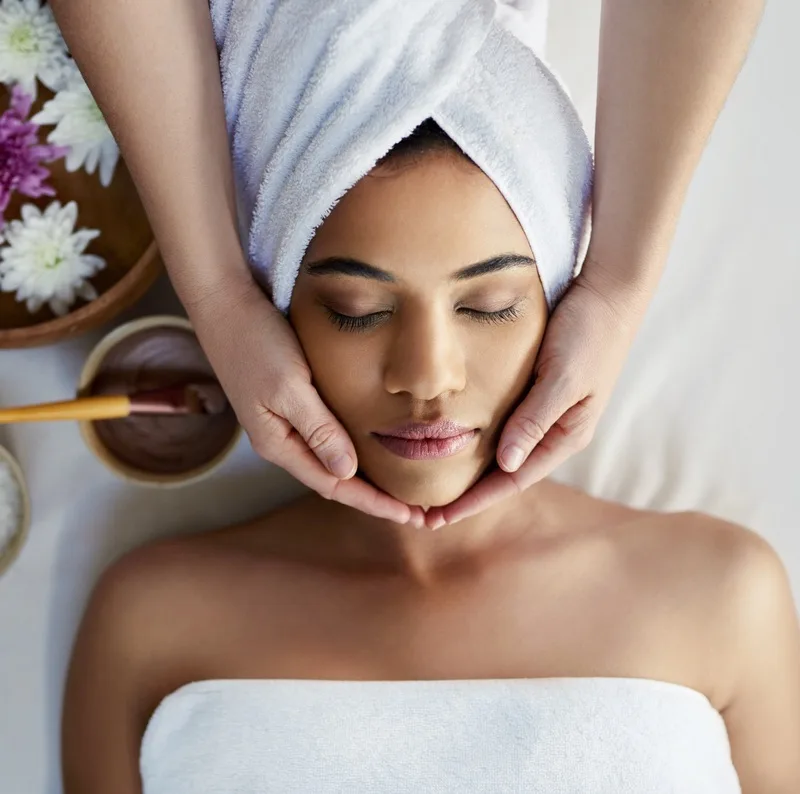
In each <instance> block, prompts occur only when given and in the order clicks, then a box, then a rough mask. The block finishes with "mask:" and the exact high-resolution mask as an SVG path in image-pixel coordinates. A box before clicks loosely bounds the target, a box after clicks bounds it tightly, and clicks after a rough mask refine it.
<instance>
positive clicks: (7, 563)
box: [0, 446, 31, 576]
mask: <svg viewBox="0 0 800 794" xmlns="http://www.w3.org/2000/svg"><path fill="white" fill-rule="evenodd" d="M0 462H2V463H7V464H8V466H9V468H10V469H11V474H12V475H13V476H14V477H15V479H16V480H17V483H18V485H19V491H20V496H21V497H22V515H21V517H20V524H19V526H18V527H17V531H16V534H15V535H14V537H13V538H12V539H11V541H10V542H9V544H8V545H7V546H6V547H5V548H2V547H0V576H1V575H2V574H3V573H5V571H7V570H8V569H9V568H10V567H11V563H13V562H14V560H16V559H17V557H18V556H19V553H20V551H21V550H22V547H23V546H24V545H25V541H26V540H27V538H28V531H29V529H30V524H31V500H30V496H29V494H28V486H27V485H26V483H25V477H24V475H23V474H22V469H21V468H20V466H19V463H17V461H16V460H15V458H14V456H13V455H12V454H11V453H10V452H9V451H8V450H7V449H6V448H5V447H3V446H0Z"/></svg>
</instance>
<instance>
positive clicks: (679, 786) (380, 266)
mask: <svg viewBox="0 0 800 794" xmlns="http://www.w3.org/2000/svg"><path fill="white" fill-rule="evenodd" d="M535 263H536V252H535V251H532V250H531V246H530V245H529V241H528V239H527V237H526V235H525V234H524V233H523V231H522V228H521V226H520V224H519V222H518V220H517V218H516V216H515V214H514V213H513V212H512V211H511V209H510V208H509V206H508V204H507V203H506V201H505V200H504V198H503V196H502V195H501V194H500V192H499V191H498V190H497V188H496V187H495V185H494V184H493V183H492V181H491V180H490V179H488V178H487V176H486V175H485V174H484V173H483V172H482V171H481V170H480V169H478V168H477V167H476V166H475V165H474V164H473V163H471V162H470V161H469V160H468V159H467V158H466V157H465V156H464V155H463V154H462V153H461V152H460V151H459V149H458V147H456V146H455V145H454V144H453V143H452V142H451V141H449V140H448V138H447V136H445V135H444V134H443V133H442V132H441V130H438V129H437V128H436V126H435V125H433V124H431V123H430V122H428V123H426V124H423V125H422V127H421V128H420V129H418V130H417V131H416V132H415V133H414V134H413V135H412V136H411V137H410V138H408V139H407V140H405V141H403V143H402V145H401V146H399V147H396V148H395V149H394V150H393V151H392V152H391V153H390V155H389V156H387V158H385V159H383V160H381V161H380V162H379V163H378V164H377V165H376V167H375V168H374V169H373V170H372V171H371V172H370V173H369V174H368V175H367V176H365V177H364V178H363V179H361V180H360V181H359V182H358V183H357V184H356V186H355V187H354V188H353V189H352V190H350V191H349V192H348V193H347V194H346V195H345V196H344V198H343V199H342V200H341V202H340V203H339V204H338V205H337V206H336V208H335V209H334V210H333V212H332V213H331V214H330V215H329V217H328V218H327V219H326V220H325V221H324V223H323V224H322V225H321V226H320V227H319V229H318V230H317V232H316V234H315V236H314V237H313V239H312V240H311V243H310V245H309V247H308V249H307V250H306V252H305V256H304V257H303V264H302V268H301V270H300V273H299V274H298V277H297V281H296V284H295V286H294V289H293V292H292V296H291V305H290V312H289V317H290V321H291V324H292V327H293V328H294V330H295V332H296V333H297V335H298V338H299V339H300V342H301V344H302V346H303V350H304V351H305V354H306V355H307V357H308V360H309V363H310V366H311V369H312V372H313V375H314V379H315V383H316V384H317V387H318V388H319V390H320V392H321V394H322V395H323V397H324V399H325V400H326V403H327V404H328V405H329V406H330V408H331V410H332V411H333V412H334V413H335V414H336V415H337V416H338V417H339V418H340V420H341V421H342V423H343V425H344V426H345V427H346V428H347V431H348V432H349V434H350V435H351V437H352V438H353V441H354V443H355V446H356V450H357V452H358V457H359V461H360V462H361V465H362V467H363V475H364V477H365V478H366V479H368V480H369V481H371V482H372V483H374V484H375V485H376V486H378V487H379V488H381V489H383V490H384V491H386V492H387V493H389V494H390V495H391V496H393V497H394V498H396V499H398V500H401V501H403V502H406V503H410V504H418V505H423V506H425V507H432V506H437V505H442V504H446V503H448V502H450V501H452V500H453V499H456V498H458V497H459V495H460V494H462V493H463V492H464V491H466V490H467V489H468V488H470V486H472V484H473V483H474V482H475V481H476V480H477V479H478V478H479V477H480V476H481V475H482V473H483V472H484V471H485V469H486V468H487V467H488V466H491V465H492V462H493V459H494V456H495V451H496V444H497V438H498V436H499V433H500V431H501V429H502V425H503V421H504V419H505V417H506V416H507V414H508V413H509V412H510V411H511V410H512V409H513V408H514V406H515V404H516V403H517V402H518V401H519V399H520V398H521V397H522V396H523V395H524V393H525V390H526V387H527V385H528V380H529V375H530V371H531V366H532V362H533V361H534V359H535V357H536V355H537V351H538V348H539V345H540V342H541V339H542V337H543V334H544V331H545V326H546V322H547V318H548V309H547V302H546V299H545V294H544V290H543V287H542V283H541V281H540V278H539V274H538V271H537V267H536V264H535ZM500 350H502V355H497V351H500ZM310 679H311V680H310ZM498 679H502V680H498ZM192 682H194V683H192ZM347 682H350V683H347ZM378 682H380V683H378ZM720 715H721V719H720ZM63 728H64V733H63V741H64V747H63V760H64V776H65V784H66V792H67V794H73V792H74V793H75V794H78V793H79V794H95V792H97V793H98V794H100V792H109V791H113V792H115V794H133V793H134V792H139V791H142V790H143V791H144V792H145V793H146V794H161V792H169V793H170V794H182V793H183V792H189V791H191V792H194V793H195V794H201V792H222V791H225V792H230V791H237V792H243V793H245V792H256V791H258V792H263V791H280V792H290V791H291V792H314V794H317V792H319V794H325V793H326V792H332V791H345V790H346V791H354V792H355V791H359V792H360V791H371V792H378V791H380V792H383V791H386V792H389V791H391V792H417V791H433V790H435V791H446V792H497V791H509V792H511V791H520V792H521V791H525V792H531V791H533V792H548V793H549V794H559V792H574V791H592V792H609V793H610V792H621V791H635V792H637V794H645V793H646V792H663V791H681V792H687V794H689V792H703V794H711V792H715V793H716V792H719V793H720V794H722V793H723V792H725V793H727V792H734V791H739V790H740V789H739V786H741V791H743V792H745V794H763V792H771V794H790V793H792V792H796V791H797V790H798V787H799V786H800V752H799V751H800V627H798V622H797V615H796V612H795V608H794V604H793V601H792V595H791V591H790V587H789V583H788V579H787V576H786V572H785V570H784V568H783V566H782V564H781V562H780V560H779V558H778V557H777V555H776V554H775V552H774V551H773V550H772V549H771V548H770V546H769V545H768V544H767V543H766V542H765V541H763V540H762V539H760V538H759V537H758V536H757V535H756V534H754V533H753V532H751V531H749V530H746V529H744V528H742V527H738V526H734V525H731V524H728V523H726V522H723V521H720V520H717V519H714V518H711V517H709V516H706V515H702V514H699V513H683V514H675V515H668V514H660V513H654V512H649V511H639V510H633V509H630V508H627V507H624V506H622V505H619V504H613V503H610V502H606V501H603V500H600V499H595V498H593V497H590V496H588V495H585V494H582V493H579V492H577V491H575V490H572V489H570V488H566V487H563V486H560V485H556V484H553V483H550V482H547V481H543V482H540V483H538V484H536V485H535V486H533V487H532V488H530V489H528V490H526V491H523V492H521V493H519V494H518V495H516V496H514V497H511V498H509V499H507V500H505V501H503V502H501V503H499V504H496V505H495V506H493V507H492V508H490V509H488V510H485V511H484V512H482V513H480V514H479V515H476V516H473V517H470V518H468V519H465V520H463V521H462V522H460V523H459V525H458V526H457V527H453V528H448V529H445V530H442V531H439V532H433V533H431V532H425V531H418V530H416V529H414V528H412V527H408V526H403V525H400V524H396V523H393V522H391V521H389V520H386V519H379V518H374V517H370V516H367V515H366V514H364V513H363V512H361V511H358V510H356V509H353V508H349V507H346V506H343V505H341V504H338V503H336V502H332V501H326V500H323V499H321V498H320V497H319V496H317V495H316V494H315V495H313V496H310V497H306V498H303V499H300V500H299V501H297V502H294V503H292V504H290V505H288V506H287V507H285V508H283V509H280V510H277V511H274V512H272V513H270V514H269V515H267V516H265V517H264V518H262V519H259V520H257V521H254V522H252V523H249V524H247V525H244V526H237V527H233V528H229V529H224V530H220V531H217V532H212V533H208V534H205V535H202V536H197V537H190V538H182V539H178V540H170V541H164V542H160V543H157V544H154V545H151V546H149V547H146V548H143V549H141V550H138V551H136V552H134V553H132V554H131V555H129V556H127V557H126V558H124V559H123V560H122V561H121V562H119V563H117V564H116V565H115V566H113V567H112V568H111V569H110V570H109V571H108V572H107V573H106V575H105V576H104V577H103V579H102V580H101V582H100V584H99V585H98V587H97V589H96V591H95V593H94V595H93V597H92V599H91V603H90V605H89V607H88V610H87V613H86V616H85V618H84V621H83V625H82V627H81V629H80V633H79V636H78V640H77V643H76V647H75V651H74V656H73V660H72V665H71V670H70V674H69V679H68V684H67V692H66V701H65V711H64V726H63ZM145 731H146V733H145ZM143 736H144V742H143ZM140 752H141V759H140ZM140 760H141V767H140Z"/></svg>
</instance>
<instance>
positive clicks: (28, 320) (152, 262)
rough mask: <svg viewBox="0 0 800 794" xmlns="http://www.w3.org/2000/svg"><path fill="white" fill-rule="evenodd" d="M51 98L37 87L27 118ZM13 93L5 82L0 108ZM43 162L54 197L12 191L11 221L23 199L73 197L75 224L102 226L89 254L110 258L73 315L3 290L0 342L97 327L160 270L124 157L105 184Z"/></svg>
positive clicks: (39, 340) (43, 132) (33, 340)
mask: <svg viewBox="0 0 800 794" xmlns="http://www.w3.org/2000/svg"><path fill="white" fill-rule="evenodd" d="M52 97H53V93H52V91H49V90H47V89H46V88H45V87H44V86H42V85H39V95H38V97H37V99H36V102H34V104H33V107H32V108H31V112H30V116H33V115H34V114H35V113H37V112H38V111H39V110H40V109H41V107H42V105H43V104H44V103H45V102H46V101H47V100H49V99H51V98H52ZM10 98H11V94H10V91H9V90H8V89H7V88H5V86H0V113H2V112H3V111H5V110H6V109H7V108H8V105H9V101H10ZM52 129H53V127H52V126H51V125H46V126H42V127H40V129H39V140H40V141H41V142H42V143H45V142H46V139H47V135H48V134H49V133H50V131H51V130H52ZM45 165H46V166H47V168H49V170H50V179H49V180H48V184H50V185H52V186H53V188H54V189H55V191H56V195H55V196H43V197H42V198H38V199H34V198H29V197H28V196H23V195H20V194H19V193H14V194H13V195H12V197H11V202H10V203H9V205H8V208H7V209H6V211H5V218H6V221H10V220H13V219H14V218H19V217H20V208H21V207H22V205H23V204H29V203H30V204H35V205H36V206H37V207H39V208H40V209H42V210H43V209H44V208H45V207H47V205H48V204H50V203H51V202H53V201H60V202H61V204H62V205H65V204H67V203H68V202H69V201H72V200H74V201H76V202H77V204H78V221H77V223H76V224H75V229H76V230H78V229H81V228H90V229H99V230H100V236H99V237H97V238H96V239H95V240H93V241H92V242H91V243H90V244H89V246H88V248H87V253H93V254H97V255H98V256H102V257H103V258H104V259H105V260H106V266H105V268H104V269H103V270H101V271H100V272H99V273H98V274H97V275H96V276H94V277H93V278H92V279H91V283H92V284H93V285H94V287H95V289H96V290H97V292H98V293H99V298H97V299H96V300H93V301H90V302H88V303H87V302H86V301H80V300H79V301H76V302H75V303H74V304H73V305H72V311H71V312H70V313H69V314H67V315H65V316H64V317H57V316H56V315H55V314H53V313H52V312H51V311H50V309H49V308H48V307H47V306H46V305H45V306H44V307H42V308H41V309H40V310H39V311H38V312H36V313H35V314H31V313H30V312H29V311H28V310H27V308H26V307H25V303H24V302H22V303H19V302H17V300H16V298H15V296H14V294H13V293H6V292H0V348H12V347H14V348H19V347H34V346H37V345H44V344H50V343H52V342H58V341H60V340H62V339H66V338H68V337H72V336H75V335H77V334H81V333H83V332H84V331H89V330H91V329H93V328H97V327H98V326H100V325H103V324H104V323H107V322H108V321H110V320H112V319H113V318H114V317H116V316H117V315H118V314H119V313H120V312H122V311H123V310H125V309H127V308H128V307H129V306H131V305H132V304H133V303H135V302H136V301H137V300H139V298H141V297H142V296H143V295H144V293H145V292H146V291H147V290H148V289H149V288H150V287H151V286H152V284H153V282H154V281H155V280H156V278H157V276H158V275H159V273H160V272H161V269H162V264H161V259H160V257H159V254H158V249H157V247H156V244H155V240H154V238H153V233H152V231H151V229H150V224H149V223H148V220H147V215H146V214H145V211H144V207H143V206H142V204H141V201H140V200H139V195H138V193H137V192H136V188H135V186H134V184H133V180H132V179H131V176H130V174H129V173H128V170H127V168H126V167H125V164H124V162H123V161H122V159H121V158H120V160H119V162H118V163H117V167H116V170H115V172H114V178H113V180H112V182H111V184H110V185H109V186H108V187H103V186H102V185H101V184H100V177H99V175H98V173H97V171H95V173H93V174H87V173H86V172H85V171H84V170H82V169H81V170H78V171H75V172H73V173H71V174H70V173H68V172H67V170H66V168H65V162H64V159H63V158H62V159H59V160H56V161H55V162H53V163H47V164H45Z"/></svg>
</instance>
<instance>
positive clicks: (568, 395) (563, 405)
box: [497, 377, 580, 472]
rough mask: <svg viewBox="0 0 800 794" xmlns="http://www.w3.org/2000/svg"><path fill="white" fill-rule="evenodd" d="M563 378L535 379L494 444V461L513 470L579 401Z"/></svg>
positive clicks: (508, 470)
mask: <svg viewBox="0 0 800 794" xmlns="http://www.w3.org/2000/svg"><path fill="white" fill-rule="evenodd" d="M572 391H573V390H572V389H571V388H570V385H569V384H568V383H567V381H566V380H565V379H563V378H547V377H544V378H542V379H537V380H536V382H535V383H534V385H533V388H532V389H531V391H530V392H529V394H528V396H527V397H526V398H525V399H524V400H523V401H522V403H520V405H519V406H518V407H517V409H516V410H515V411H514V413H513V414H511V417H510V418H509V419H508V421H507V422H506V425H505V427H504V428H503V433H502V435H501V436H500V443H499V444H498V445H497V462H498V463H499V464H500V468H502V469H503V470H504V471H507V472H515V471H517V470H518V469H519V468H520V466H522V464H523V463H524V462H525V461H526V460H527V459H528V456H529V455H530V454H531V452H532V451H533V449H534V447H536V445H537V444H538V443H539V442H540V441H541V440H542V439H543V438H544V437H545V435H546V434H547V432H548V431H549V430H550V428H551V427H552V426H553V425H554V424H555V423H556V422H557V421H558V420H559V419H560V418H561V417H562V416H563V415H564V414H565V413H566V412H567V411H568V410H569V409H570V408H572V406H573V405H575V403H577V402H579V401H580V398H579V396H576V395H574V394H572Z"/></svg>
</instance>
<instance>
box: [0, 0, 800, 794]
mask: <svg viewBox="0 0 800 794" xmlns="http://www.w3.org/2000/svg"><path fill="white" fill-rule="evenodd" d="M642 1H643V2H644V1H645V0H642ZM552 5H553V7H552V9H551V20H550V21H551V26H550V42H549V48H548V49H549V57H550V59H551V60H552V62H553V63H554V65H555V67H556V69H557V71H558V72H559V73H560V75H561V76H562V77H563V79H564V80H565V81H566V83H567V85H568V86H569V88H570V90H571V93H572V95H573V98H574V99H575V101H576V103H577V104H578V106H579V108H580V109H581V112H582V114H583V116H584V118H585V120H586V123H587V126H588V127H589V128H590V129H592V127H593V123H592V117H593V112H594V95H595V86H596V62H597V47H598V42H597V37H598V25H599V6H600V3H599V0H554V2H553V4H552ZM797 30H800V5H798V4H796V3H793V2H791V1H790V0H772V2H771V3H770V4H769V5H768V8H767V12H766V16H765V18H764V21H763V24H762V27H761V30H760V32H759V35H758V38H757V40H756V43H755V45H754V47H753V50H752V52H751V54H750V57H749V60H748V63H747V64H746V66H745V69H744V71H743V73H742V75H741V77H740V79H739V81H738V83H737V85H736V87H735V88H734V91H733V94H732V96H731V98H730V101H729V103H728V105H727V107H726V109H725V111H724V112H723V115H722V117H721V119H720V121H719V123H718V125H717V128H716V130H715V132H714V135H713V136H712V140H711V143H710V146H709V149H708V150H707V152H706V154H705V156H704V158H703V161H702V163H701V165H700V168H699V170H698V173H697V176H696V178H695V181H694V183H693V186H692V189H691V191H690V195H689V198H688V201H687V204H686V206H685V210H684V213H683V217H682V220H681V225H680V228H679V232H678V235H677V238H676V241H675V245H674V248H673V251H672V256H671V259H670V263H669V265H668V268H667V272H666V274H665V277H664V280H663V282H662V285H661V288H660V291H659V293H658V295H657V297H656V299H655V301H654V302H653V305H652V307H651V309H650V311H649V312H648V315H647V318H646V320H645V323H644V326H643V328H642V330H641V332H640V334H639V336H638V338H637V341H636V344H635V347H634V350H633V352H632V355H631V358H630V360H629V362H628V364H627V366H626V368H625V371H624V373H623V376H622V379H621V381H620V384H619V387H618V389H617V392H616V394H615V397H614V400H613V401H612V404H611V405H610V406H609V409H608V411H607V413H606V415H605V417H604V420H603V422H602V425H601V428H600V430H599V432H598V435H597V437H596V439H595V442H594V444H593V446H592V447H591V448H590V449H589V450H587V452H586V453H584V454H583V455H581V456H580V458H579V459H576V460H574V461H572V462H571V463H570V464H568V465H567V466H565V467H564V469H563V470H562V471H561V472H560V473H559V476H560V478H562V479H566V480H569V481H571V482H574V483H576V484H580V485H582V486H584V487H585V488H587V489H588V490H590V491H592V492H593V493H596V494H598V495H602V496H605V497H608V498H616V499H620V500H623V501H627V502H629V503H631V504H635V505H639V506H645V505H647V506H651V507H656V508H661V509H670V510H672V509H675V510H677V509H685V508H702V509H704V510H706V511H709V512H713V513H716V514H718V515H720V516H723V517H727V518H729V519H732V520H736V521H738V522H740V523H744V524H747V525H749V526H751V527H752V528H754V529H756V530H757V531H759V532H760V533H762V534H763V535H764V536H765V537H766V538H767V539H768V540H769V541H770V542H771V543H772V544H773V546H775V548H776V549H777V550H778V551H779V553H780V554H781V556H782V557H783V559H784V561H785V564H786V566H787V568H788V569H789V572H790V575H791V577H792V582H793V586H794V588H795V594H800V520H798V515H800V483H798V474H799V473H800V466H798V464H797V461H796V451H797V450H798V448H800V417H798V411H797V397H796V395H797V393H798V391H800V388H798V387H800V356H798V353H797V345H798V342H800V310H798V305H797V304H798V292H799V291H800V290H798V287H800V255H799V254H798V251H797V248H796V242H795V234H796V230H797V227H798V219H797V215H798V210H799V209H800V199H798V198H797V186H798V185H800V157H798V141H800V93H798V87H797V86H798V83H797V77H798V75H800V47H798V46H797V42H796V40H795V39H796V31H797ZM177 309H178V306H177V302H176V301H175V299H174V297H173V296H172V294H171V292H170V290H169V288H168V286H167V285H166V284H164V283H162V284H161V285H159V288H158V289H157V290H155V291H154V292H153V293H152V294H151V295H150V296H149V297H148V298H147V299H146V300H145V301H143V302H142V303H141V304H140V305H139V306H138V307H137V310H136V311H135V312H133V313H129V314H128V315H126V317H124V318H121V320H122V319H128V318H130V317H131V316H138V315H141V314H150V313H154V312H162V311H168V312H174V311H176V310H177ZM100 336H101V334H100V333H95V334H90V335H88V336H86V337H84V338H81V339H78V340H75V341H73V342H71V343H68V344H64V345H60V346H57V347H50V348H46V349H40V350H32V351H13V352H11V351H0V404H5V405H11V404H19V403H26V402H37V401H44V400H51V399H52V400H55V399H61V398H66V397H69V396H71V393H72V392H73V390H74V387H75V384H76V381H77V378H78V374H79V372H80V368H81V365H82V363H83V361H84V359H85V357H86V354H87V353H88V351H89V349H90V348H91V347H92V345H93V344H94V343H95V342H96V341H97V340H98V339H99V337H100ZM0 443H3V444H5V445H6V446H8V447H9V448H10V449H11V450H12V451H13V452H14V453H15V454H16V456H17V457H18V458H19V460H20V462H21V464H22V466H23V468H24V470H25V472H26V474H27V478H28V483H29V486H30V490H31V494H32V499H33V509H34V521H33V527H32V531H31V536H30V538H29V541H28V543H27V545H26V547H25V549H24V550H23V553H22V555H21V557H20V558H19V559H18V561H17V563H16V564H15V565H14V566H13V567H12V569H11V570H10V571H9V572H8V573H7V574H6V575H5V576H4V577H3V578H2V579H0V791H2V794H39V793H44V792H47V793H48V794H49V793H50V792H53V793H55V792H58V791H60V783H59V780H58V777H59V772H58V724H59V713H60V699H61V691H62V684H63V676H64V671H65V666H66V663H67V659H68V656H69V651H70V645H71V642H72V639H73V635H74V631H75V628H76V626H77V623H78V621H79V619H80V615H81V613H82V610H83V607H84V605H85V602H86V598H87V596H88V593H89V591H90V589H91V587H92V585H93V582H94V581H95V579H96V578H97V576H98V574H99V573H100V571H101V570H102V569H103V568H105V567H106V565H108V563H109V562H110V561H112V560H113V559H114V558H115V557H117V556H118V555H120V554H121V553H123V552H124V551H126V550H127V549H129V548H132V547H133V546H136V545H139V544H140V543H142V542H143V541H145V540H147V539H149V538H152V537H155V536H158V535H164V534H169V533H174V532H180V531H197V530H203V529H207V528H212V527H217V526H221V525H224V524H227V523H231V522H234V521H237V520H240V519H244V518H247V517H249V516H253V515H255V514H257V513H259V512H261V511H264V510H265V509H266V508H268V507H269V506H271V505H275V504H277V503H278V502H280V501H284V500H286V499H289V498H290V497H292V496H294V495H296V494H297V493H299V492H300V488H299V486H297V484H295V483H294V482H293V481H292V480H291V479H290V478H289V477H288V475H286V474H284V473H283V472H281V471H279V470H276V469H274V468H273V467H271V466H269V465H267V464H266V463H263V462H261V461H259V460H258V459H257V458H256V457H255V455H254V454H253V453H252V452H251V451H250V449H249V446H248V443H247V440H246V439H244V438H243V440H242V443H241V445H240V447H239V449H238V450H237V453H236V455H235V456H234V457H233V458H232V459H231V460H229V462H228V463H227V464H226V466H225V467H224V468H223V469H222V470H221V471H220V472H218V474H217V475H216V476H215V477H214V478H213V479H212V480H211V481H210V482H209V483H201V484H199V485H195V486H189V487H186V488H184V489H179V490H170V491H153V490H149V489H148V490H142V489H138V488H136V487H134V486H129V485H126V484H123V483H121V482H120V481H118V480H117V479H115V478H114V476H113V475H111V474H110V473H108V472H107V471H106V470H105V469H104V468H103V467H102V466H101V464H99V463H98V462H97V461H96V460H95V458H94V457H93V456H92V455H91V454H90V453H89V452H88V451H87V450H86V449H85V447H84V446H83V443H82V442H81V439H80V436H79V434H78V430H77V427H76V426H74V425H72V424H50V425H29V426H19V427H13V428H6V429H2V428H0Z"/></svg>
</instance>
